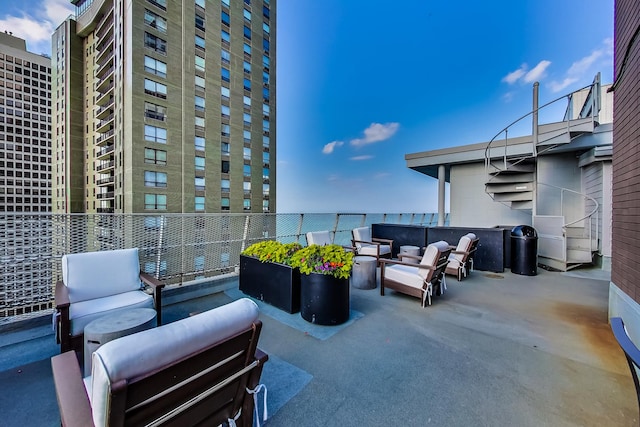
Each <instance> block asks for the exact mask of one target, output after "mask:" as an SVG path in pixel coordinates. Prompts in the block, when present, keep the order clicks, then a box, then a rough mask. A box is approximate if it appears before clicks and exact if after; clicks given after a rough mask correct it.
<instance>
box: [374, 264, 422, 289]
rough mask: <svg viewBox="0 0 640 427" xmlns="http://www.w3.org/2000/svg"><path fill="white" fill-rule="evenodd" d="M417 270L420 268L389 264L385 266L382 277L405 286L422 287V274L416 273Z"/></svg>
mask: <svg viewBox="0 0 640 427" xmlns="http://www.w3.org/2000/svg"><path fill="white" fill-rule="evenodd" d="M418 270H420V268H418V267H410V266H408V265H401V264H396V265H391V266H389V267H385V269H384V277H385V280H386V279H389V280H393V281H394V282H398V283H402V284H404V285H407V286H411V287H414V288H417V289H422V285H423V283H424V280H423V278H422V276H420V274H418ZM425 271H427V270H425Z"/></svg>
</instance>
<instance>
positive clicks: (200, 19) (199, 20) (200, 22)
mask: <svg viewBox="0 0 640 427" xmlns="http://www.w3.org/2000/svg"><path fill="white" fill-rule="evenodd" d="M196 28H197V29H199V30H201V31H205V29H204V17H202V16H200V15H198V14H196Z"/></svg>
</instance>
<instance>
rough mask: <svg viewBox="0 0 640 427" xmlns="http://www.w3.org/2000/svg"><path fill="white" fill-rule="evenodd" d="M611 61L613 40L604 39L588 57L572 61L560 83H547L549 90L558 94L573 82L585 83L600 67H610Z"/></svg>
mask: <svg viewBox="0 0 640 427" xmlns="http://www.w3.org/2000/svg"><path fill="white" fill-rule="evenodd" d="M612 59H613V40H612V39H610V38H606V39H604V40H603V41H602V45H601V46H600V47H599V48H597V49H594V50H593V51H591V53H590V54H589V55H587V56H585V57H582V58H580V59H578V60H577V61H574V62H573V63H572V64H571V66H570V67H569V69H568V70H567V72H566V73H565V78H564V79H563V80H562V81H560V82H558V81H555V80H554V81H552V82H551V83H549V88H550V89H551V90H552V91H553V92H560V91H561V90H563V89H565V88H566V87H567V86H569V85H571V84H573V83H575V82H578V81H586V79H590V78H591V77H593V75H594V74H595V73H596V71H599V69H600V68H601V67H603V66H606V65H610V64H611V61H612Z"/></svg>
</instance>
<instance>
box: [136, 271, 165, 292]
mask: <svg viewBox="0 0 640 427" xmlns="http://www.w3.org/2000/svg"><path fill="white" fill-rule="evenodd" d="M140 280H142V283H144V284H146V285H149V286H151V287H152V288H154V289H155V288H160V289H162V288H164V283H162V282H160V281H159V280H158V279H156V278H155V277H153V276H152V275H150V274H149V273H145V272H143V271H141V272H140Z"/></svg>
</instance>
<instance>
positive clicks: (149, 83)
mask: <svg viewBox="0 0 640 427" xmlns="http://www.w3.org/2000/svg"><path fill="white" fill-rule="evenodd" d="M144 93H146V94H147V95H151V96H155V97H158V98H162V99H167V86H166V85H163V84H162V83H158V82H155V81H153V80H150V79H144Z"/></svg>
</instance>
